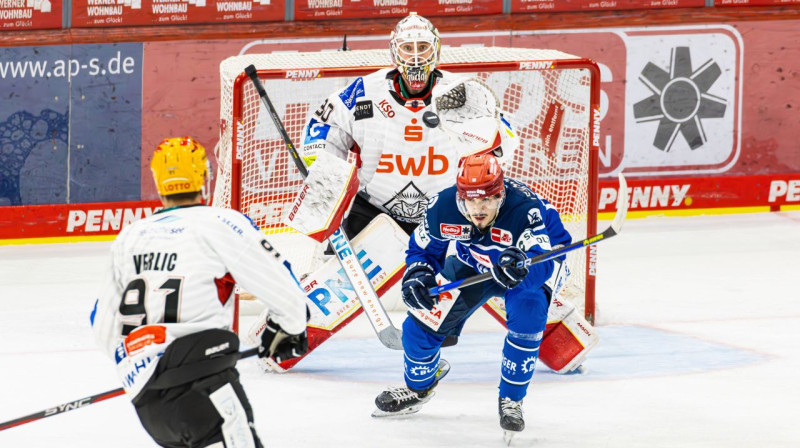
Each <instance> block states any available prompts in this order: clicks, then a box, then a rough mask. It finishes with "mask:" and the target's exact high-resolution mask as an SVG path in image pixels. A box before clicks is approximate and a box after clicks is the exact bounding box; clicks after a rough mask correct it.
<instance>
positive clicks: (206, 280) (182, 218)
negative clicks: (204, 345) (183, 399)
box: [92, 205, 306, 396]
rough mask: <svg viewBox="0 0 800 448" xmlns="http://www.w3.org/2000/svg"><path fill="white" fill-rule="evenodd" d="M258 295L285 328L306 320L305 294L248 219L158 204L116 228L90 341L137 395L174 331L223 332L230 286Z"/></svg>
mask: <svg viewBox="0 0 800 448" xmlns="http://www.w3.org/2000/svg"><path fill="white" fill-rule="evenodd" d="M236 284H239V285H241V286H242V287H244V288H246V289H247V290H248V291H250V292H252V293H253V295H255V296H256V297H258V298H259V299H260V300H261V301H263V302H264V304H265V305H266V306H267V308H269V310H270V313H271V314H270V316H271V317H272V318H273V320H275V322H277V323H278V324H279V325H280V326H281V328H283V329H284V330H285V331H286V332H287V333H290V334H298V333H301V332H302V331H303V330H304V329H305V326H306V305H305V297H304V296H303V294H302V291H301V290H300V288H299V286H298V285H297V281H296V280H295V278H294V276H293V275H292V273H291V271H290V269H289V268H288V265H285V264H284V261H283V259H282V257H281V256H280V255H279V254H278V253H277V252H276V251H275V249H274V248H273V247H272V246H271V245H270V244H269V243H268V242H267V240H266V239H265V238H264V235H263V234H262V233H261V232H259V231H258V230H257V229H256V228H255V227H254V225H253V224H252V222H251V221H250V220H249V219H248V218H247V217H246V216H244V215H242V214H241V213H239V212H237V211H234V210H227V209H220V208H215V207H207V206H202V205H196V206H187V207H176V208H170V209H166V210H162V211H160V212H158V213H156V214H153V215H152V216H150V217H148V218H145V219H143V220H141V221H137V222H135V223H133V224H131V225H130V226H128V227H126V228H125V229H123V231H122V232H120V234H119V236H118V237H117V239H116V240H115V241H114V243H113V245H112V246H111V265H110V273H109V275H108V278H107V281H106V283H105V286H104V287H103V289H102V290H101V292H100V295H99V297H98V300H97V303H96V305H95V310H94V311H93V313H92V326H93V329H94V334H95V339H96V340H97V343H98V345H99V346H100V348H101V350H102V351H103V352H104V353H106V354H107V355H108V356H110V357H111V358H112V359H114V360H115V362H116V364H117V371H118V373H119V375H120V377H121V379H122V382H123V386H124V388H125V389H126V391H127V392H129V393H131V394H132V395H133V396H135V395H136V394H137V393H138V392H139V391H140V390H141V388H142V387H143V386H144V384H145V383H146V382H147V380H148V378H149V377H150V376H151V375H152V373H153V371H154V369H155V365H156V361H157V360H158V357H159V356H160V355H161V354H163V352H164V350H165V349H166V347H167V345H168V344H169V343H171V342H172V341H173V340H174V339H175V338H179V337H181V336H186V335H188V334H192V333H196V332H198V331H201V330H206V329H211V328H218V329H226V330H231V327H232V325H233V318H234V315H233V314H234V300H233V289H234V286H235V285H236Z"/></svg>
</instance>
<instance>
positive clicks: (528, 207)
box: [406, 178, 572, 286]
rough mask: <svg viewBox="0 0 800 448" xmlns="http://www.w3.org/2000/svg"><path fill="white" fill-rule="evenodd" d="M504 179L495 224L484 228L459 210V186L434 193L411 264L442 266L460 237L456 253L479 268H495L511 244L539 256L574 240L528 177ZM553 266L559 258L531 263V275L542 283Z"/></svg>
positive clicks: (408, 253)
mask: <svg viewBox="0 0 800 448" xmlns="http://www.w3.org/2000/svg"><path fill="white" fill-rule="evenodd" d="M504 185H505V190H506V198H505V202H504V203H503V205H502V207H500V211H499V213H498V216H497V218H496V219H495V221H494V224H493V225H492V226H491V227H490V228H487V229H486V230H485V231H484V232H481V231H479V230H478V229H477V227H475V226H473V225H472V223H471V222H470V221H469V220H468V219H467V218H466V217H464V215H462V214H461V212H460V211H459V210H458V206H457V204H456V194H457V191H456V187H455V186H452V187H450V188H446V189H444V190H442V191H441V192H439V194H438V195H437V196H434V197H433V198H432V199H431V200H430V201H429V202H428V209H427V211H426V214H425V218H424V220H423V221H422V224H420V225H419V226H418V227H417V228H416V230H415V231H414V233H413V234H412V235H411V239H410V241H409V245H408V250H406V266H410V265H411V263H414V262H417V261H422V262H425V263H427V264H429V265H431V266H432V267H433V269H434V270H435V271H436V272H440V271H441V270H442V268H443V267H444V262H445V258H446V257H447V248H448V245H449V244H450V241H455V245H456V256H457V257H458V258H459V259H460V260H461V261H462V262H463V263H465V264H468V265H469V266H471V267H472V268H473V269H475V271H476V272H478V273H483V272H487V271H488V270H490V269H491V267H492V265H493V264H495V263H497V259H498V257H499V256H500V253H501V252H502V251H504V250H505V249H507V248H508V247H511V246H516V247H518V248H520V249H522V250H523V251H524V252H525V253H526V254H527V256H528V257H533V256H536V255H539V254H542V253H544V252H547V251H549V250H552V247H553V246H556V245H567V244H570V243H571V242H572V237H571V236H570V234H569V232H567V230H566V229H565V228H564V224H563V223H562V222H561V217H560V215H559V213H558V211H557V210H556V209H555V207H553V206H552V205H551V204H550V203H549V202H547V201H546V200H544V199H542V198H540V197H539V196H538V195H536V193H534V192H533V191H532V190H531V189H530V188H528V186H527V185H525V184H524V183H522V182H519V181H517V180H513V179H508V178H506V179H505V181H504ZM553 266H554V261H553V260H549V261H546V262H542V263H537V264H534V265H532V266H530V268H529V269H530V270H529V273H528V280H535V281H534V282H533V284H535V285H538V286H541V285H542V284H544V282H545V281H547V279H548V278H549V277H550V276H551V275H552V273H553Z"/></svg>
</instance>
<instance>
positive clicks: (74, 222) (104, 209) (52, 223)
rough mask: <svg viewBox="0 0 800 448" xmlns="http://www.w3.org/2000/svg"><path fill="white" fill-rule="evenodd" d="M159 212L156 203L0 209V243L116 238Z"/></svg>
mask: <svg viewBox="0 0 800 448" xmlns="http://www.w3.org/2000/svg"><path fill="white" fill-rule="evenodd" d="M160 209H161V202H160V201H133V202H119V203H113V202H103V203H89V204H60V205H34V206H26V207H0V242H2V240H9V239H11V240H14V239H30V238H63V237H87V236H104V235H116V234H117V233H119V231H120V230H122V228H123V227H125V226H127V225H128V224H130V223H132V222H134V221H136V220H139V219H142V218H146V217H148V216H150V215H152V214H153V213H155V212H156V211H158V210H160Z"/></svg>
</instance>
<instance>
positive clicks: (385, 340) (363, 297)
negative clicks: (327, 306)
mask: <svg viewBox="0 0 800 448" xmlns="http://www.w3.org/2000/svg"><path fill="white" fill-rule="evenodd" d="M244 71H245V73H246V74H247V76H249V77H250V80H251V81H252V82H253V86H254V87H255V88H256V90H257V91H258V95H259V96H260V97H261V102H262V103H264V106H265V107H266V108H267V111H268V112H269V115H270V117H271V118H272V122H273V123H274V124H275V127H276V128H277V129H278V133H280V134H281V138H282V139H283V142H284V143H285V144H286V149H288V150H289V153H290V154H291V156H292V160H294V164H295V166H296V167H297V170H298V171H300V175H302V176H303V178H306V177H308V168H306V165H305V164H304V163H303V161H302V160H301V159H300V154H299V153H298V152H297V148H295V146H294V144H293V143H292V139H291V138H290V137H289V133H288V132H286V128H285V127H284V126H283V122H282V121H281V118H280V117H279V116H278V112H277V111H276V110H275V106H273V105H272V101H270V99H269V96H268V95H267V91H266V90H265V89H264V85H263V84H261V80H260V79H258V72H257V71H256V67H255V66H254V65H249V66H247V67H246V68H245V69H244ZM328 241H330V243H331V246H332V247H333V248H334V249H335V251H336V258H337V259H338V260H339V264H341V266H342V269H343V270H344V272H345V275H346V276H347V279H348V280H350V284H351V285H352V286H353V290H354V291H355V293H356V297H358V301H359V302H361V307H362V308H363V309H364V312H365V313H366V314H367V317H368V318H369V323H370V324H372V328H373V329H374V330H375V334H377V335H378V340H380V341H381V343H382V344H383V345H384V346H386V347H388V348H391V349H394V350H402V349H403V342H402V340H401V335H402V333H401V332H400V330H399V329H398V328H396V327H395V326H394V325H393V324H392V321H391V319H389V314H388V313H386V309H385V308H384V307H383V304H382V303H381V301H380V299H379V298H378V295H377V294H376V293H375V290H374V289H373V288H372V283H371V282H370V281H369V278H368V277H367V273H366V272H365V271H364V267H363V266H361V263H360V262H359V261H358V257H357V256H356V254H355V252H354V251H353V248H352V246H351V244H350V239H349V238H347V235H346V234H345V232H344V229H342V227H339V228H338V229H337V230H336V232H334V234H333V235H331V237H330V238H329V239H328Z"/></svg>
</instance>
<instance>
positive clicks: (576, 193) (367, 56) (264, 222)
mask: <svg viewBox="0 0 800 448" xmlns="http://www.w3.org/2000/svg"><path fill="white" fill-rule="evenodd" d="M390 60H391V59H390V56H389V52H388V50H355V51H346V52H305V53H270V54H252V55H243V56H234V57H231V58H228V59H226V60H224V61H222V63H221V64H220V81H221V97H220V119H221V121H220V126H221V132H220V141H219V144H218V146H217V150H216V156H217V161H218V169H217V179H216V186H215V189H214V196H213V204H214V205H215V206H220V207H226V208H233V209H236V210H239V211H241V212H243V213H245V214H247V215H248V216H249V217H250V218H251V219H253V221H254V222H255V223H256V224H258V226H259V227H260V228H261V229H262V230H263V231H264V232H265V233H266V234H267V235H268V238H269V240H270V242H271V243H272V244H274V245H275V246H276V247H277V248H278V250H279V252H280V253H281V254H283V255H284V256H285V257H286V258H287V259H288V260H289V261H290V263H291V264H292V267H293V270H294V271H295V273H296V274H297V275H300V274H303V273H305V272H309V271H310V270H311V269H312V268H313V266H311V264H310V263H311V260H313V259H314V258H315V256H316V255H315V254H319V253H320V252H321V249H320V247H321V245H319V244H317V243H316V242H315V241H313V240H311V239H310V238H308V237H306V236H304V235H300V234H297V233H296V232H294V231H293V230H292V229H290V228H288V227H286V226H284V225H283V223H282V222H283V217H284V215H285V214H286V213H288V212H289V207H287V206H288V205H290V204H291V202H292V199H293V197H294V195H295V193H296V191H297V189H298V188H299V186H300V185H301V184H302V177H301V176H300V173H299V172H298V171H297V169H296V168H295V166H294V163H293V161H292V159H291V156H290V154H289V151H288V150H287V149H286V146H285V144H284V142H283V140H282V139H281V137H280V135H279V134H278V131H277V130H276V129H275V126H274V125H273V124H272V121H271V120H270V118H269V116H268V115H267V112H266V110H264V108H263V106H262V104H261V101H260V99H259V95H258V93H257V91H256V89H255V88H254V87H253V85H252V83H251V82H250V80H249V79H248V77H247V75H246V74H245V73H244V68H245V67H247V66H248V65H250V64H254V65H255V67H256V68H257V70H258V76H259V79H260V80H261V81H262V83H263V84H264V87H265V89H266V90H267V93H268V95H269V96H270V99H271V101H272V103H273V104H274V105H275V108H276V110H277V111H278V113H279V114H280V117H281V119H282V120H283V124H284V126H285V128H286V131H287V132H288V134H289V136H290V137H291V138H292V141H293V142H294V143H295V145H296V146H297V147H298V149H299V148H300V146H301V145H302V138H301V137H302V133H303V128H304V125H305V121H306V118H307V115H308V113H309V112H313V111H314V110H316V109H317V108H319V107H320V105H321V104H322V103H323V101H324V100H325V98H327V97H328V96H330V95H331V94H332V93H333V92H334V91H336V90H338V89H341V88H343V87H345V86H347V85H349V83H351V82H352V81H353V80H354V79H355V78H356V77H358V76H363V75H366V74H369V73H371V72H374V71H376V70H379V69H381V68H386V67H388V66H389V62H390ZM438 68H439V69H442V70H446V71H449V72H453V73H458V74H459V75H460V76H471V77H477V78H479V79H481V80H482V81H484V82H485V83H486V84H487V85H488V86H489V87H491V88H492V90H493V91H494V92H495V93H496V94H497V96H498V97H499V99H500V105H501V110H502V111H503V113H504V117H505V118H506V119H507V120H508V121H509V122H510V123H511V124H512V125H513V126H514V129H515V130H516V132H517V134H518V136H519V139H520V145H519V148H518V149H517V151H516V153H515V155H514V158H513V160H512V162H511V166H510V168H507V175H508V176H509V177H512V178H516V179H519V180H522V181H523V182H525V183H526V184H528V185H529V186H531V188H533V190H534V191H536V192H537V193H538V194H539V195H540V196H542V197H544V198H545V199H547V200H548V201H550V202H551V203H552V204H553V205H554V206H555V207H556V208H557V209H558V210H559V212H560V213H561V217H562V220H563V221H564V223H565V225H566V227H567V229H568V230H569V231H570V233H571V234H572V237H573V239H575V240H579V239H582V238H586V237H587V236H589V235H592V234H595V233H596V232H597V200H598V191H597V178H598V149H599V137H600V136H599V125H600V123H599V116H600V72H599V70H598V67H597V65H596V64H595V63H594V62H593V61H591V60H588V59H583V58H579V57H576V56H572V55H569V54H566V53H562V52H559V51H555V50H535V49H525V48H501V47H446V48H444V49H443V50H442V60H441V62H440V64H439V66H438ZM454 181H455V179H454ZM595 251H596V246H591V247H589V248H587V249H586V250H578V251H574V252H572V253H570V254H569V255H567V264H568V266H569V267H570V270H571V272H572V275H571V277H570V280H569V281H568V283H567V285H566V287H565V288H564V296H565V297H567V298H568V299H569V300H571V301H572V302H574V303H575V305H576V306H578V307H579V308H580V309H582V310H584V314H585V315H586V318H587V320H589V321H590V322H593V321H594V317H595V316H594V314H595V303H594V298H595V263H596V252H595ZM401 304H402V302H401Z"/></svg>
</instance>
